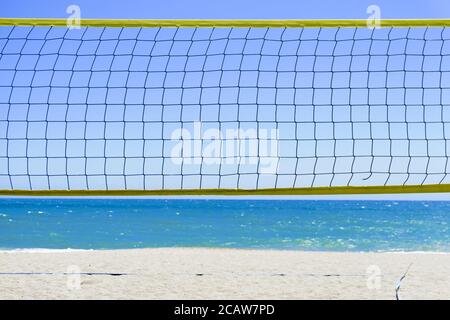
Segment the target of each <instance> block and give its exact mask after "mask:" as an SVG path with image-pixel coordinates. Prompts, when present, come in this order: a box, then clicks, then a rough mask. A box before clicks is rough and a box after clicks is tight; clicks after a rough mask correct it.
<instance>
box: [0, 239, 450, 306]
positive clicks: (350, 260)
mask: <svg viewBox="0 0 450 320" xmlns="http://www.w3.org/2000/svg"><path fill="white" fill-rule="evenodd" d="M449 266H450V253H445V252H320V251H295V250H266V249H256V250H249V249H224V248H152V249H122V250H77V249H69V250H51V249H50V250H48V249H25V250H1V251H0V299H395V298H396V287H397V286H398V283H399V280H400V279H401V278H402V277H403V276H405V277H404V278H403V280H402V281H401V282H400V289H399V290H398V295H399V297H400V298H401V299H450V268H449Z"/></svg>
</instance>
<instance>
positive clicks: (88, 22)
mask: <svg viewBox="0 0 450 320" xmlns="http://www.w3.org/2000/svg"><path fill="white" fill-rule="evenodd" d="M68 22H71V23H73V22H74V20H73V19H60V18H0V26H55V27H64V26H67V25H68ZM79 22H80V25H81V27H119V28H120V27H122V28H125V27H129V28H133V27H134V28H137V27H139V28H142V27H143V28H158V27H175V28H176V27H188V28H202V27H203V28H220V27H223V28H230V27H236V28H320V27H329V28H333V27H334V28H338V27H342V28H345V27H347V28H352V27H353V28H355V27H358V28H361V27H371V26H372V27H373V26H374V21H373V20H365V19H361V20H340V19H335V20H314V19H312V20H200V19H197V20H147V19H80V20H79ZM377 26H379V27H447V26H450V19H382V20H380V21H379V24H378V25H377Z"/></svg>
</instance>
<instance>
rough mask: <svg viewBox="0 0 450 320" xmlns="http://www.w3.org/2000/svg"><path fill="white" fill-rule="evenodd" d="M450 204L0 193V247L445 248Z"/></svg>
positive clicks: (449, 235) (448, 248)
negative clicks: (8, 195)
mask: <svg viewBox="0 0 450 320" xmlns="http://www.w3.org/2000/svg"><path fill="white" fill-rule="evenodd" d="M449 228H450V202H439V201H430V202H423V201H397V202H395V201H306V200H203V199H202V200H198V199H169V200H165V199H85V198H84V199H42V198H34V199H25V198H15V199H10V198H1V199H0V248H2V249H19V248H51V249H65V248H74V249H125V248H148V247H221V248H261V249H262V248H271V249H295V250H314V251H317V250H322V251H446V252H450V229H449Z"/></svg>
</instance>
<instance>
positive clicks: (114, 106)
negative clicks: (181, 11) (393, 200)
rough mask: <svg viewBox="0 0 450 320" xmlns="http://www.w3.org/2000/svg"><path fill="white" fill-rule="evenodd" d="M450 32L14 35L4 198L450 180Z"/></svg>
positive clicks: (3, 100) (3, 43)
mask: <svg viewBox="0 0 450 320" xmlns="http://www.w3.org/2000/svg"><path fill="white" fill-rule="evenodd" d="M449 104H450V32H449V29H448V28H444V27H442V28H437V27H433V28H382V29H372V30H370V29H366V28H305V29H303V28H287V29H286V28H96V27H86V28H81V29H78V30H76V29H75V30H69V29H67V28H62V27H0V189H6V190H18V189H24V190H47V189H50V190H112V189H119V190H126V189H140V190H144V189H145V190H161V189H215V188H220V189H222V188H223V189H235V188H240V189H264V188H299V187H319V186H361V185H362V186H372V185H378V186H385V185H423V184H443V183H449V182H450V180H449V176H448V173H449V171H450V165H449V161H448V155H449V154H448V150H450V145H449V143H448V141H447V139H448V138H449V137H450V106H449Z"/></svg>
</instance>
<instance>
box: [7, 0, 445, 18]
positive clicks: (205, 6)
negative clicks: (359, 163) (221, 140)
mask: <svg viewBox="0 0 450 320" xmlns="http://www.w3.org/2000/svg"><path fill="white" fill-rule="evenodd" d="M71 4H76V5H79V6H80V7H81V10H82V17H85V18H123V19H125V18H130V19H131V18H141V19H195V18H201V19H207V18H210V19H213V18H214V19H332V18H347V19H357V18H359V19H364V18H366V17H367V14H366V8H367V7H368V6H369V5H372V4H375V5H378V6H379V7H380V8H381V10H382V17H383V18H445V17H450V1H448V0H378V1H376V0H340V1H338V0H319V1H313V0H226V1H222V0H189V1H187V0H107V1H106V0H70V1H67V0H39V1H37V0H13V1H11V0H7V1H2V4H1V13H0V15H1V16H3V17H55V18H56V17H58V18H63V17H65V16H66V8H67V6H69V5H71Z"/></svg>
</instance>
